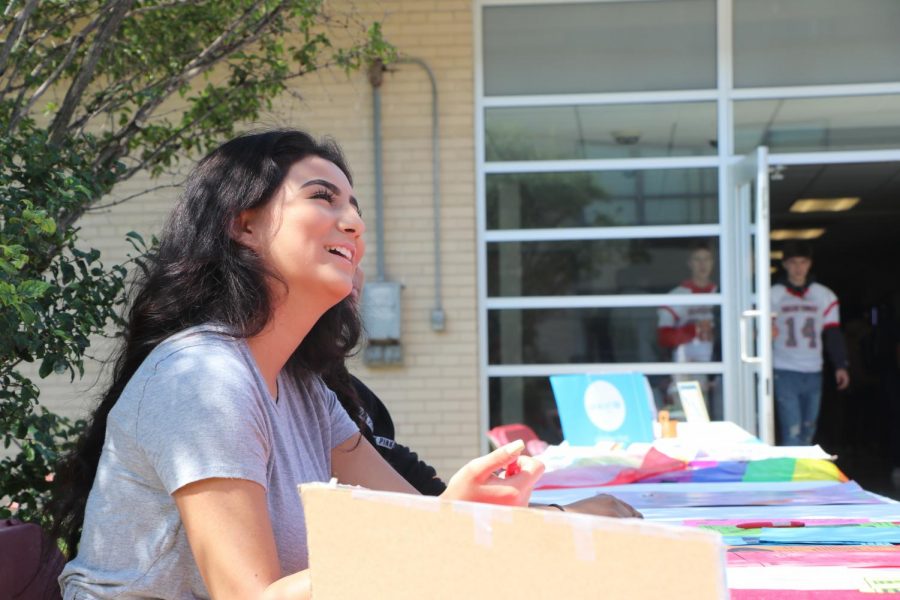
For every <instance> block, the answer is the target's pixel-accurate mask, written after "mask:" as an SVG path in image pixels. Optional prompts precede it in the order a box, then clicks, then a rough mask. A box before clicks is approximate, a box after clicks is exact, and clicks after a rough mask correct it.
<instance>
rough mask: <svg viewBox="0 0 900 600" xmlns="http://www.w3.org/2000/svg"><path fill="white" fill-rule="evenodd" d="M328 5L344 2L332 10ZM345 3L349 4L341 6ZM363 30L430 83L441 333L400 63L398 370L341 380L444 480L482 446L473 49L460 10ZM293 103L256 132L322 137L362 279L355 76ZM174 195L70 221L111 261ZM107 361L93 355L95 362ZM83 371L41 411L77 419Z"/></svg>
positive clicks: (371, 265) (424, 119) (362, 83)
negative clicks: (345, 191) (352, 212)
mask: <svg viewBox="0 0 900 600" xmlns="http://www.w3.org/2000/svg"><path fill="white" fill-rule="evenodd" d="M337 4H338V7H343V6H345V4H343V3H337ZM346 5H349V4H346ZM352 6H355V7H356V9H357V10H359V11H360V12H361V16H362V17H364V18H366V19H372V18H374V19H378V20H381V21H382V23H383V27H384V33H385V36H386V37H387V39H389V40H390V41H391V42H393V43H394V44H395V45H396V46H397V47H398V48H399V49H400V51H401V52H402V53H403V54H404V55H406V56H410V57H416V58H420V59H422V60H424V61H426V62H427V63H428V64H429V66H430V67H431V69H432V70H433V72H434V74H435V77H436V79H437V85H438V93H439V107H440V152H441V158H442V160H441V173H440V178H441V193H442V208H441V219H442V224H443V226H442V231H441V240H442V244H443V252H442V254H443V256H441V257H440V259H441V268H442V272H443V275H444V287H443V306H444V309H445V311H446V316H447V328H446V330H445V331H444V332H441V333H436V332H433V331H432V330H431V326H430V321H429V315H430V312H431V309H432V307H433V306H434V285H433V284H434V253H433V245H432V240H433V229H432V222H433V211H432V163H431V161H432V158H431V157H432V153H431V88H430V84H429V80H428V77H427V75H426V74H425V72H424V70H422V69H421V67H419V66H418V65H413V64H399V65H396V66H395V67H392V69H391V71H390V72H389V73H387V74H385V79H384V85H383V87H382V133H383V151H384V152H383V165H384V169H383V179H384V197H385V212H384V217H385V240H384V243H385V262H386V267H387V277H388V279H390V280H393V281H399V282H401V283H402V284H403V285H404V286H405V287H404V290H403V293H402V306H403V316H402V331H403V340H402V343H403V352H404V356H405V361H404V364H403V366H402V367H394V368H377V369H376V368H372V369H367V368H366V367H365V366H364V365H362V363H361V361H359V360H356V361H354V364H353V367H352V370H353V371H354V372H355V373H356V374H357V375H358V376H359V377H360V378H361V379H363V381H365V382H366V383H367V384H368V385H369V386H370V387H371V388H372V389H373V390H375V391H376V393H378V394H379V395H380V396H381V397H382V399H383V400H384V401H385V403H386V404H387V406H388V408H389V409H390V410H391V413H392V415H393V416H394V421H395V425H396V428H397V438H398V440H399V441H400V442H401V443H404V444H407V445H409V446H411V447H412V448H413V449H415V450H416V451H417V452H419V453H420V455H421V456H422V457H423V458H424V459H425V460H427V461H428V462H430V463H431V464H433V465H434V466H435V467H436V468H438V470H439V472H440V474H441V475H442V476H444V477H448V476H449V475H450V474H452V472H453V471H454V470H456V469H457V468H458V467H460V466H461V465H462V464H463V463H464V461H465V460H467V459H468V458H471V457H474V456H475V455H476V454H477V453H478V451H479V446H480V441H481V436H482V429H483V427H482V424H481V423H480V422H479V408H478V407H479V404H478V355H477V349H478V343H477V312H476V287H475V286H476V247H475V166H474V139H473V126H474V125H473V118H474V115H473V110H474V108H473V107H474V95H473V85H474V82H473V64H474V62H473V47H472V40H473V38H472V7H471V2H470V0H442V1H440V2H426V1H422V0H404V1H390V2H386V1H382V2H373V1H356V2H353V4H352ZM294 91H295V92H296V93H294V94H287V95H285V96H284V97H283V98H281V99H280V100H279V102H277V104H276V106H275V107H274V108H273V110H272V112H271V113H268V114H266V115H264V116H263V117H262V118H261V119H260V123H258V124H256V125H258V126H292V127H298V128H302V129H307V130H309V131H311V132H313V133H316V134H329V135H332V136H334V137H335V138H336V139H337V140H338V141H339V142H340V143H341V145H342V146H343V148H344V150H345V152H346V154H347V156H348V160H349V162H350V166H351V168H352V170H353V173H354V178H355V188H356V195H357V197H358V198H360V201H361V204H362V208H363V211H364V217H366V218H367V221H368V225H369V234H368V235H367V240H368V243H369V253H368V255H367V257H366V259H365V260H364V262H363V265H364V267H365V268H366V270H367V272H368V273H370V274H374V273H375V247H376V244H378V243H379V242H380V240H377V239H375V236H374V212H373V202H374V187H373V185H374V177H373V171H374V168H373V161H374V158H373V145H372V102H371V94H372V92H371V88H370V86H369V84H368V82H367V79H366V77H365V75H364V74H362V73H357V74H353V75H351V76H349V77H348V76H346V75H345V74H344V73H343V72H340V71H322V72H318V73H314V74H312V75H308V76H306V77H304V78H302V79H301V80H299V81H297V83H296V86H295V90H294ZM159 183H161V182H159V181H154V182H149V181H147V180H146V179H144V178H141V179H138V178H136V179H135V180H133V181H131V182H128V183H127V184H124V185H123V186H122V187H121V188H120V189H117V190H116V193H115V195H116V196H118V197H122V196H126V195H128V194H130V193H134V192H135V191H139V190H141V189H146V188H148V187H152V186H155V185H159ZM174 195H175V192H174V191H173V190H161V191H159V192H157V193H153V194H149V195H147V196H144V197H141V198H138V199H135V200H133V201H130V202H129V203H126V204H123V205H121V206H118V207H115V208H113V209H111V210H109V211H105V212H102V213H99V214H92V215H89V216H88V217H86V218H85V219H84V220H83V221H82V227H83V234H82V238H83V239H84V240H85V242H86V244H89V245H92V246H94V247H97V248H99V249H100V250H101V251H103V256H104V258H105V260H107V261H110V262H112V261H119V260H122V259H123V258H124V256H125V251H126V249H127V246H126V245H125V244H124V243H123V242H122V240H123V238H124V235H125V233H126V232H128V231H130V230H137V231H139V232H140V233H142V234H144V235H149V234H151V233H153V232H155V231H156V230H157V229H158V227H159V224H160V223H161V222H162V219H163V218H164V215H165V213H166V212H167V210H168V209H169V207H170V206H171V202H172V199H173V198H174ZM106 352H108V350H106V349H103V348H98V350H97V353H98V354H99V355H100V356H105V353H106ZM97 372H98V369H97V368H96V365H94V366H92V368H91V369H90V370H89V373H88V375H87V376H86V378H85V380H84V381H82V382H77V383H76V384H75V385H74V386H73V385H71V384H69V382H68V380H67V379H64V378H52V379H50V380H47V381H46V382H44V385H43V386H42V390H43V394H44V400H45V402H46V403H47V404H48V405H49V406H51V407H53V408H55V409H56V410H60V411H61V412H63V413H65V414H69V415H78V414H83V413H84V411H85V410H86V406H87V405H88V404H89V402H88V401H89V400H90V399H93V397H95V396H96V395H97V393H99V391H100V389H101V388H102V385H94V386H93V387H90V384H92V383H94V382H95V381H96V380H97V378H98V375H97Z"/></svg>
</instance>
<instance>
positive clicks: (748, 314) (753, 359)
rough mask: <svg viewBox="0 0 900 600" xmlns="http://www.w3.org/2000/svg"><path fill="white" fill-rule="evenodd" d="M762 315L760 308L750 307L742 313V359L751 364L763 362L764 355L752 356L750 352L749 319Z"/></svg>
mask: <svg viewBox="0 0 900 600" xmlns="http://www.w3.org/2000/svg"><path fill="white" fill-rule="evenodd" d="M761 316H762V312H761V311H759V310H757V309H755V308H751V309H749V310H745V311H744V312H742V313H741V320H740V325H741V327H740V330H741V340H740V343H741V360H742V361H744V362H745V363H750V364H760V363H762V357H760V356H752V355H751V354H750V352H749V351H748V350H747V343H748V340H749V336H748V335H747V320H748V319H753V318H757V317H761Z"/></svg>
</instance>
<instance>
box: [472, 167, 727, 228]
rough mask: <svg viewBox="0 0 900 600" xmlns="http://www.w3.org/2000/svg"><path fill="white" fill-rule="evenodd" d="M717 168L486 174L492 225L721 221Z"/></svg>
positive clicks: (555, 225)
mask: <svg viewBox="0 0 900 600" xmlns="http://www.w3.org/2000/svg"><path fill="white" fill-rule="evenodd" d="M718 193H719V184H718V177H717V173H716V169H655V170H628V171H595V172H590V171H578V172H571V173H504V174H491V175H488V177H487V194H486V197H487V225H488V228H489V229H532V228H545V227H547V228H549V227H621V226H635V225H680V224H684V225H689V224H703V223H717V222H718V220H719V205H718Z"/></svg>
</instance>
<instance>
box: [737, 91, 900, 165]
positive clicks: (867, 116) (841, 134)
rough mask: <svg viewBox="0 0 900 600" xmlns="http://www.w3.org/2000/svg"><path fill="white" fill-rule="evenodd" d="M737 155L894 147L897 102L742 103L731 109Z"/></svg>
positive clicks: (898, 138)
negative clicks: (758, 150) (760, 149)
mask: <svg viewBox="0 0 900 600" xmlns="http://www.w3.org/2000/svg"><path fill="white" fill-rule="evenodd" d="M734 130H735V131H734V135H735V138H734V147H735V152H736V153H737V154H744V153H747V152H750V151H752V150H753V149H754V148H756V147H757V146H768V147H769V149H770V150H771V151H773V152H806V151H818V150H866V149H877V148H894V147H897V146H900V96H896V95H881V96H859V97H848V96H840V97H835V98H798V99H780V100H746V101H741V102H735V104H734Z"/></svg>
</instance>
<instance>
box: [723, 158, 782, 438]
mask: <svg viewBox="0 0 900 600" xmlns="http://www.w3.org/2000/svg"><path fill="white" fill-rule="evenodd" d="M768 159H769V153H768V148H766V147H764V146H761V147H759V148H757V149H756V151H755V152H753V153H751V154H749V155H747V156H745V157H744V158H742V159H741V160H740V161H739V162H738V163H736V164H734V165H733V166H732V167H731V177H730V179H731V186H730V187H731V193H732V201H733V202H734V206H735V208H736V209H737V219H736V229H737V231H736V234H737V235H736V237H735V239H734V243H736V244H737V246H738V247H737V248H736V252H735V253H734V255H735V256H736V258H737V264H736V265H734V267H735V269H736V273H735V277H734V281H735V283H736V290H735V291H736V296H735V298H736V301H737V303H738V310H737V314H738V318H739V323H738V332H739V335H738V342H739V345H740V365H739V368H738V369H737V379H738V381H737V386H736V388H737V394H738V397H737V403H736V404H737V415H736V419H735V420H736V421H737V422H738V424H740V425H742V426H743V427H744V428H746V429H748V430H750V431H751V432H753V433H756V435H757V436H758V437H759V438H760V439H761V440H762V441H764V442H766V443H768V444H774V443H775V417H774V405H773V395H772V310H771V304H770V301H769V291H770V278H771V273H770V258H769V160H768Z"/></svg>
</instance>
